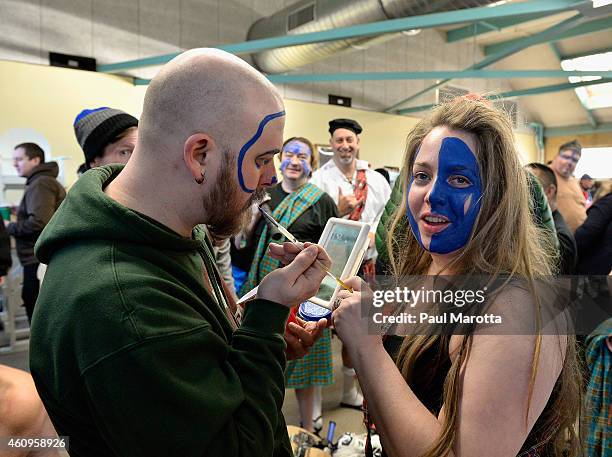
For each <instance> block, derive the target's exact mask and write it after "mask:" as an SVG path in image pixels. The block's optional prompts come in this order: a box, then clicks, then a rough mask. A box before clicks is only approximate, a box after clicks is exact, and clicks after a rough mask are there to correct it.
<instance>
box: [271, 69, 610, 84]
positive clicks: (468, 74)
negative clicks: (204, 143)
mask: <svg viewBox="0 0 612 457" xmlns="http://www.w3.org/2000/svg"><path fill="white" fill-rule="evenodd" d="M569 76H581V77H585V76H598V77H602V78H612V71H564V70H457V71H390V72H358V73H304V74H293V75H291V74H290V75H268V79H269V80H270V81H271V82H273V83H276V84H306V83H319V82H335V81H393V80H422V79H442V78H451V79H467V78H470V79H510V78H567V77H569Z"/></svg>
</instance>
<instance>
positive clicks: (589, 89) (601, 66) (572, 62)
mask: <svg viewBox="0 0 612 457" xmlns="http://www.w3.org/2000/svg"><path fill="white" fill-rule="evenodd" d="M610 1H611V2H612V0H610ZM561 68H563V69H564V70H566V71H572V70H579V71H610V70H612V52H605V53H602V54H593V55H590V56H584V57H577V58H575V59H567V60H563V61H562V62H561ZM596 79H601V78H600V77H598V76H584V77H581V76H570V77H569V81H570V82H572V83H575V82H579V81H594V80H596ZM574 90H575V91H576V95H578V98H580V100H581V101H582V103H583V104H584V106H585V107H586V108H587V109H597V108H609V107H612V83H608V84H599V85H597V86H585V87H578V88H576V89H574Z"/></svg>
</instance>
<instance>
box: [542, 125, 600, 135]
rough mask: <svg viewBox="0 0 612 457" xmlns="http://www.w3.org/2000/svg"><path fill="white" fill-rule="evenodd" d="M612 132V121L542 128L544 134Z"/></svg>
mask: <svg viewBox="0 0 612 457" xmlns="http://www.w3.org/2000/svg"><path fill="white" fill-rule="evenodd" d="M603 132H612V123H606V124H599V125H598V126H597V127H593V126H592V125H589V124H586V125H570V126H568V127H549V128H545V129H544V136H545V137H551V136H566V135H567V136H571V135H590V134H592V133H603Z"/></svg>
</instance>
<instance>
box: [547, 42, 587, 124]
mask: <svg viewBox="0 0 612 457" xmlns="http://www.w3.org/2000/svg"><path fill="white" fill-rule="evenodd" d="M550 48H551V49H552V51H553V52H554V53H555V55H556V56H557V59H559V65H561V60H563V58H562V56H561V51H559V47H558V46H557V43H550ZM574 96H575V97H576V99H577V100H578V103H580V106H582V110H583V111H584V114H585V115H586V117H587V120H588V121H589V124H591V125H592V126H593V127H597V119H595V116H594V115H593V113H592V112H591V110H590V109H589V108H588V106H586V104H585V103H584V102H583V101H582V99H581V98H580V97H578V94H576V93H575V92H574Z"/></svg>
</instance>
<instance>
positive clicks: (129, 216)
mask: <svg viewBox="0 0 612 457" xmlns="http://www.w3.org/2000/svg"><path fill="white" fill-rule="evenodd" d="M56 166H57V165H56ZM121 170H123V165H108V166H104V167H98V168H93V169H91V170H89V171H88V172H87V173H85V174H83V176H81V177H80V178H79V180H78V181H77V182H76V183H75V184H74V185H73V186H72V187H71V189H70V191H69V192H68V195H66V199H65V200H64V202H63V203H62V205H61V206H60V207H59V209H58V210H57V211H56V213H55V215H54V216H53V218H52V219H51V221H50V222H49V223H48V224H47V226H46V227H45V229H44V230H43V232H42V233H41V235H40V238H39V239H38V242H37V243H36V247H35V253H36V256H37V257H38V259H39V260H40V261H41V262H43V263H46V264H48V263H49V261H50V260H51V257H53V254H54V253H55V252H57V251H58V250H60V249H62V248H63V247H64V246H67V245H69V244H72V243H75V242H87V240H92V241H94V240H96V241H100V240H108V241H110V242H120V243H121V242H126V243H135V244H143V245H150V246H153V247H158V248H160V249H165V250H175V251H192V250H196V249H198V248H199V247H201V246H202V242H201V241H200V240H202V239H203V238H204V235H203V234H202V233H200V232H202V231H203V230H202V229H201V228H196V229H194V233H193V234H192V238H186V237H184V236H181V235H180V234H178V233H176V232H174V231H173V230H171V229H169V228H168V227H166V226H164V225H163V224H161V223H159V222H157V221H155V220H153V219H151V218H148V217H146V216H144V215H142V214H140V213H138V212H136V211H134V210H132V209H129V208H127V207H125V206H123V205H121V204H120V203H118V202H116V201H115V200H113V199H112V198H110V197H109V196H108V195H106V194H105V193H104V188H105V187H106V186H107V185H108V184H109V183H110V182H111V181H112V180H113V179H115V178H116V177H117V175H118V174H119V173H120V172H121Z"/></svg>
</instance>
